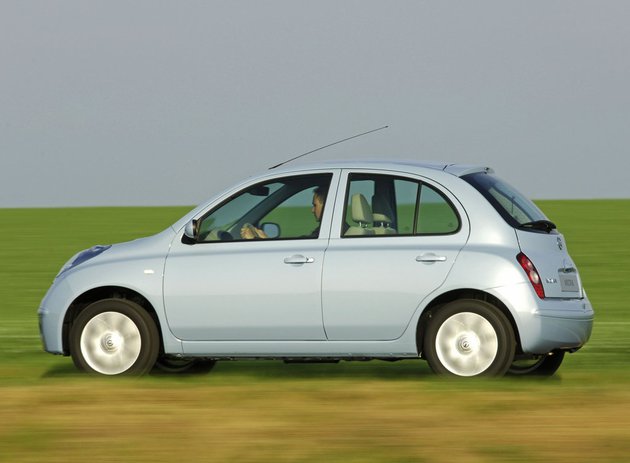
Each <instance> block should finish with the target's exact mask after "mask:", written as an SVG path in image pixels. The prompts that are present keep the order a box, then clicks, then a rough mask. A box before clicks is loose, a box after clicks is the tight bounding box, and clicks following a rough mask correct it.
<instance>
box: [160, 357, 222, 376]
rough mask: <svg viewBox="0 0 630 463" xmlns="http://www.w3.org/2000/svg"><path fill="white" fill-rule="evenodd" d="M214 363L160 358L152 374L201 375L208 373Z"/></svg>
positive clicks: (199, 360) (212, 361)
mask: <svg viewBox="0 0 630 463" xmlns="http://www.w3.org/2000/svg"><path fill="white" fill-rule="evenodd" d="M215 364H216V362H215V361H214V360H206V359H190V358H188V359H179V358H174V357H167V356H165V357H161V358H159V359H158V361H157V362H156V363H155V369H154V372H156V373H166V374H187V375H202V374H205V373H209V372H210V370H212V369H213V368H214V365H215Z"/></svg>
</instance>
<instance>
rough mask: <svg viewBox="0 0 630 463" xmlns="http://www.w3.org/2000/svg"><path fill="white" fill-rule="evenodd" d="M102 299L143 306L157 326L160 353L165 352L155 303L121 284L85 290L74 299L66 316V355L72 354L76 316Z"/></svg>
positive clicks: (63, 336) (64, 333) (64, 323)
mask: <svg viewBox="0 0 630 463" xmlns="http://www.w3.org/2000/svg"><path fill="white" fill-rule="evenodd" d="M102 299H124V300H128V301H130V302H133V303H135V304H137V305H139V306H140V307H142V308H143V309H144V310H145V311H146V312H147V313H148V314H149V315H150V316H151V318H152V319H153V322H154V323H155V325H156V327H157V330H158V335H159V342H160V353H163V351H164V340H163V338H162V328H161V324H160V319H159V317H158V316H157V312H156V311H155V309H154V308H153V305H152V304H151V303H150V302H149V300H148V299H147V298H146V297H144V296H143V295H142V294H140V293H138V292H137V291H134V290H132V289H129V288H124V287H121V286H102V287H99V288H93V289H90V290H89V291H86V292H84V293H83V294H81V295H80V296H78V297H77V298H76V299H75V300H74V301H72V304H70V306H69V307H68V310H67V311H66V314H65V317H64V322H63V332H62V343H63V344H62V346H63V354H64V355H70V328H71V327H72V324H73V323H74V321H75V320H76V318H77V317H78V316H79V314H80V313H81V311H82V310H84V309H85V308H86V307H88V306H89V305H90V304H92V303H94V302H97V301H100V300H102Z"/></svg>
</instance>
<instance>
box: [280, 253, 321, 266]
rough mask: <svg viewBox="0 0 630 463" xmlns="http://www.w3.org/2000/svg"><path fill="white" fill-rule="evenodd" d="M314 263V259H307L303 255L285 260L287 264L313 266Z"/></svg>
mask: <svg viewBox="0 0 630 463" xmlns="http://www.w3.org/2000/svg"><path fill="white" fill-rule="evenodd" d="M313 262H315V259H313V258H312V257H305V256H303V255H301V254H296V255H294V256H291V257H285V258H284V263H285V264H312V263H313Z"/></svg>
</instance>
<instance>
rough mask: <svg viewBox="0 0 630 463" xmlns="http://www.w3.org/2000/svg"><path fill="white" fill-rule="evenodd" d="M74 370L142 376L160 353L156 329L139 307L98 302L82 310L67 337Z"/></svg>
mask: <svg viewBox="0 0 630 463" xmlns="http://www.w3.org/2000/svg"><path fill="white" fill-rule="evenodd" d="M69 338H70V339H69V344H70V354H71V356H72V360H73V362H74V364H75V365H76V367H77V368H78V369H80V370H83V371H87V372H90V373H98V374H103V375H143V374H146V373H148V372H149V371H150V370H151V369H152V368H153V365H154V364H155V362H156V359H157V357H158V354H159V350H160V341H159V334H158V330H157V326H156V324H155V322H154V321H153V318H152V317H151V316H150V315H149V314H148V313H147V312H146V310H144V308H142V307H141V306H139V305H138V304H136V303H135V302H131V301H129V300H126V299H115V298H110V299H101V300H98V301H96V302H93V303H92V304H90V305H89V306H87V307H86V308H85V309H84V310H82V311H81V312H80V313H79V314H78V316H77V317H76V319H75V320H74V322H73V324H72V327H71V328H70V335H69Z"/></svg>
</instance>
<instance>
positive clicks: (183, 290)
mask: <svg viewBox="0 0 630 463" xmlns="http://www.w3.org/2000/svg"><path fill="white" fill-rule="evenodd" d="M337 181H338V173H334V174H333V173H330V172H326V173H322V172H318V173H313V174H310V175H300V176H293V177H283V178H278V179H272V180H269V181H266V182H263V183H257V184H254V185H252V186H249V187H247V188H245V189H244V190H241V191H240V192H237V193H236V194H235V195H231V196H230V197H229V198H228V199H227V200H225V201H223V202H222V203H220V204H219V205H218V206H216V207H213V208H211V209H210V210H209V211H208V212H207V213H205V214H203V215H202V216H201V217H200V218H199V219H198V230H199V231H198V238H197V241H196V242H194V243H190V242H186V240H185V239H182V238H183V236H179V237H178V238H176V239H175V240H174V242H173V244H172V247H171V250H170V252H169V255H168V256H167V259H166V264H165V270H164V303H165V307H166V315H167V319H168V323H169V327H170V329H171V331H172V332H173V334H175V336H177V337H178V338H180V339H182V340H185V341H244V340H249V341H264V340H277V341H282V340H324V339H325V338H326V336H325V333H324V328H323V322H322V306H321V278H322V265H323V261H324V252H325V250H326V247H327V243H328V231H329V230H330V221H331V217H332V204H333V201H334V195H333V194H326V196H327V197H326V202H325V206H324V210H323V214H322V215H321V217H320V221H319V222H318V221H317V220H315V218H314V217H313V214H312V212H311V210H312V201H313V193H314V191H315V190H316V189H318V191H325V192H326V193H327V192H328V191H331V184H332V185H335V186H336V182H337ZM328 205H330V206H328ZM265 223H267V225H264V224H265ZM269 223H271V224H273V225H272V226H269ZM250 225H251V226H253V227H255V228H257V229H258V230H263V229H264V230H273V231H274V233H278V236H266V235H265V236H264V237H259V238H256V239H245V238H244V237H241V229H243V227H246V226H250ZM182 233H183V231H182V232H180V235H181V234H182ZM263 235H264V233H263Z"/></svg>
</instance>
